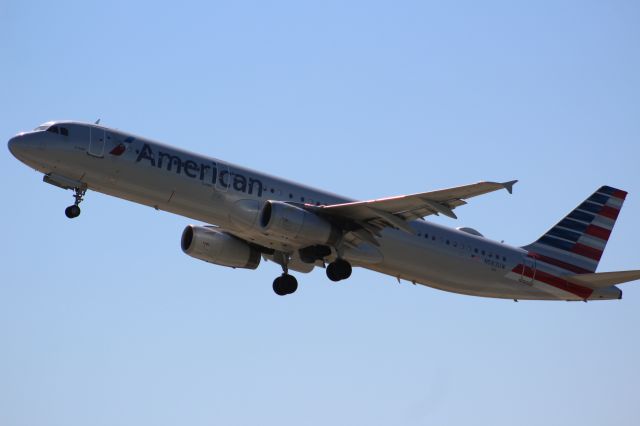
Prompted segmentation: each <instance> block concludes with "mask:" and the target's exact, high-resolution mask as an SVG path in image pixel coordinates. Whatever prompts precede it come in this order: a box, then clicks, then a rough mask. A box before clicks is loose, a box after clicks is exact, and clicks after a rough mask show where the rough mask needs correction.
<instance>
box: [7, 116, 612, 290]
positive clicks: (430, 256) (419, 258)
mask: <svg viewBox="0 0 640 426" xmlns="http://www.w3.org/2000/svg"><path fill="white" fill-rule="evenodd" d="M58 123H60V122H58ZM64 126H65V127H66V128H68V130H69V134H68V135H67V136H63V135H60V134H53V133H50V132H46V131H34V132H27V133H21V134H19V135H18V136H16V137H14V138H13V139H11V141H10V142H9V148H10V150H11V152H12V153H13V154H14V155H15V156H16V157H17V158H18V159H20V160H21V161H22V162H24V163H25V164H27V165H29V166H31V167H33V168H34V169H36V170H38V171H39V172H42V173H44V174H53V175H57V176H63V177H65V178H67V179H70V180H75V181H80V182H83V183H84V184H86V186H87V187H88V188H89V189H91V190H94V191H98V192H101V193H104V194H108V195H112V196H115V197H118V198H122V199H126V200H129V201H133V202H136V203H140V204H144V205H147V206H150V207H153V208H156V209H158V210H164V211H168V212H171V213H175V214H178V215H181V216H186V217H189V218H191V219H194V220H197V221H200V222H203V223H206V224H213V225H216V226H219V227H221V228H223V229H224V230H226V231H228V232H231V233H233V234H234V235H236V236H237V237H239V238H242V239H245V240H247V241H251V242H254V243H256V244H259V245H261V246H264V247H269V248H273V249H275V250H278V251H282V252H287V253H292V252H295V250H296V249H298V248H300V247H295V246H292V245H291V244H289V243H286V242H279V241H276V240H273V239H272V238H270V237H268V236H266V235H264V234H263V233H261V232H259V230H258V229H257V228H256V227H255V226H252V222H253V221H255V208H257V207H259V206H260V205H262V204H263V203H264V202H265V201H267V200H279V201H285V202H292V203H300V204H313V205H329V204H337V203H344V202H347V201H351V200H348V199H347V198H345V197H341V196H339V195H335V194H332V193H328V192H325V191H321V190H318V189H314V188H311V187H308V186H304V185H300V184H298V183H295V182H291V181H287V180H284V179H281V178H277V177H274V176H270V175H267V174H263V173H260V172H257V171H254V170H250V169H247V168H243V167H240V166H237V165H235V164H230V163H227V162H225V161H222V160H219V159H216V158H212V157H206V156H202V155H198V154H194V153H191V152H187V151H184V150H181V149H178V148H175V147H171V146H168V145H164V144H161V143H158V142H156V141H152V140H149V139H146V138H143V137H139V136H137V135H132V134H129V133H125V132H122V131H119V130H113V129H109V128H105V127H102V126H98V125H92V124H86V123H80V122H64ZM118 146H120V148H119V151H118V150H116V151H114V149H116V148H117V147H118ZM122 147H124V148H122ZM113 153H115V154H113ZM254 207H255V208H254ZM238 218H241V220H238ZM410 226H411V227H412V228H413V229H414V231H415V235H411V234H409V233H407V232H403V231H399V230H395V229H391V228H386V229H385V230H383V231H382V235H381V237H380V238H379V243H380V246H379V247H376V248H372V250H374V251H375V255H372V256H358V255H355V254H354V255H353V256H352V258H351V259H349V260H350V261H351V263H353V264H354V266H360V267H364V268H367V269H371V270H374V271H378V272H381V273H384V274H387V275H390V276H392V277H395V278H398V279H402V280H406V281H409V282H413V283H414V284H424V285H427V286H430V287H434V288H438V289H441V290H445V291H450V292H455V293H462V294H469V295H476V296H484V297H497V298H507V299H538V300H582V298H581V297H579V296H576V295H575V294H572V293H570V292H566V291H563V290H561V289H559V288H556V287H553V286H549V285H546V284H544V283H542V282H538V281H536V280H535V279H533V278H531V277H529V278H528V277H524V276H520V275H518V274H517V273H514V272H513V270H514V268H516V266H517V265H520V264H523V263H524V264H528V263H527V262H529V263H531V262H532V261H531V259H528V258H527V251H526V250H523V249H522V248H519V247H512V246H509V245H506V244H503V243H499V242H496V241H491V240H489V239H486V238H483V237H479V236H475V235H472V234H469V233H467V232H463V231H459V230H457V229H451V228H447V227H443V226H440V225H437V224H433V223H430V222H427V221H413V222H411V223H410ZM532 266H533V267H534V268H535V264H533V265H532ZM619 296H620V291H619V290H618V289H617V288H615V287H611V288H607V289H598V290H596V291H594V292H593V294H592V295H591V296H590V297H589V299H590V300H591V299H598V300H602V299H617V298H619Z"/></svg>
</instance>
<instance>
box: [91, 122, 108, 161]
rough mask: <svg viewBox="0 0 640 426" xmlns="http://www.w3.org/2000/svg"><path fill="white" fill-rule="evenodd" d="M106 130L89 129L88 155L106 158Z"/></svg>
mask: <svg viewBox="0 0 640 426" xmlns="http://www.w3.org/2000/svg"><path fill="white" fill-rule="evenodd" d="M104 143H105V129H104V128H101V127H93V126H90V127H89V150H88V151H87V154H89V155H91V156H93V157H104Z"/></svg>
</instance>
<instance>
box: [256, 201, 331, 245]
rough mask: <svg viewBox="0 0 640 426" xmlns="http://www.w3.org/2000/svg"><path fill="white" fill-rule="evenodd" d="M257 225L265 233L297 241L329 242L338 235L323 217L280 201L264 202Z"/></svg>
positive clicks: (281, 238) (285, 239) (284, 239)
mask: <svg viewBox="0 0 640 426" xmlns="http://www.w3.org/2000/svg"><path fill="white" fill-rule="evenodd" d="M259 226H260V230H261V231H262V232H263V233H265V234H267V235H270V236H272V237H275V238H278V239H280V240H283V241H292V242H297V243H311V244H331V243H334V242H335V241H336V240H337V239H338V237H339V236H340V231H339V230H337V229H336V228H335V227H334V226H333V225H331V223H329V222H328V221H326V220H325V219H323V218H321V217H320V216H318V215H316V214H314V213H311V212H309V211H307V210H305V209H301V208H299V207H296V206H292V205H291V204H287V203H283V202H282V201H267V202H265V203H264V206H262V210H261V211H260V217H259Z"/></svg>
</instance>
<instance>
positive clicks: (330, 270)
mask: <svg viewBox="0 0 640 426" xmlns="http://www.w3.org/2000/svg"><path fill="white" fill-rule="evenodd" d="M351 271H352V268H351V264H350V263H349V262H347V261H346V260H344V259H336V260H335V261H334V262H331V263H330V264H329V265H328V266H327V277H328V278H329V279H330V280H331V281H334V282H337V281H341V280H346V279H347V278H349V277H350V276H351Z"/></svg>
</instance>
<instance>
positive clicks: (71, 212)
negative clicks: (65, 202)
mask: <svg viewBox="0 0 640 426" xmlns="http://www.w3.org/2000/svg"><path fill="white" fill-rule="evenodd" d="M73 191H74V194H73V198H75V200H76V201H75V202H74V203H73V205H71V206H69V207H67V208H66V209H64V214H65V215H66V216H67V217H68V218H69V219H73V218H76V217H78V216H80V203H81V202H82V200H83V199H84V194H86V192H87V188H73Z"/></svg>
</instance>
